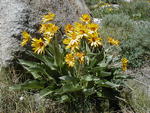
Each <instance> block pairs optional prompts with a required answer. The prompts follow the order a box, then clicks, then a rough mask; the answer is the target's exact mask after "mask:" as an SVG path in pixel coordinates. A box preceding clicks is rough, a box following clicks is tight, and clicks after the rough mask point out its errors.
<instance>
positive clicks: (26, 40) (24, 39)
mask: <svg viewBox="0 0 150 113" xmlns="http://www.w3.org/2000/svg"><path fill="white" fill-rule="evenodd" d="M22 37H23V40H22V42H21V46H25V45H26V44H27V43H28V42H29V41H30V37H31V36H30V34H29V33H27V32H26V31H24V32H22Z"/></svg>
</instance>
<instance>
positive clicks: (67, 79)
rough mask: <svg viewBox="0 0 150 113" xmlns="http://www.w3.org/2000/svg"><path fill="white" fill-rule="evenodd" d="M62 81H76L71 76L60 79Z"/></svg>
mask: <svg viewBox="0 0 150 113" xmlns="http://www.w3.org/2000/svg"><path fill="white" fill-rule="evenodd" d="M59 79H60V80H64V81H74V80H75V78H74V77H71V76H61V77H59Z"/></svg>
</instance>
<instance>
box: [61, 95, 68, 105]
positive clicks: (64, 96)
mask: <svg viewBox="0 0 150 113" xmlns="http://www.w3.org/2000/svg"><path fill="white" fill-rule="evenodd" d="M69 100H70V98H69V96H68V95H63V96H61V100H60V102H61V103H65V102H68V101H69Z"/></svg>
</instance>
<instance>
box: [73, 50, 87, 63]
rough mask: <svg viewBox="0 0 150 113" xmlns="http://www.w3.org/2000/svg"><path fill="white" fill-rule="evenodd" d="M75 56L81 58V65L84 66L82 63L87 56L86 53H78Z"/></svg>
mask: <svg viewBox="0 0 150 113" xmlns="http://www.w3.org/2000/svg"><path fill="white" fill-rule="evenodd" d="M75 56H76V57H78V58H79V62H80V64H82V63H83V62H84V58H85V54H84V53H82V52H77V53H76V54H75Z"/></svg>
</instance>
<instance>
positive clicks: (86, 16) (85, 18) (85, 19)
mask: <svg viewBox="0 0 150 113" xmlns="http://www.w3.org/2000/svg"><path fill="white" fill-rule="evenodd" d="M80 20H81V21H82V22H86V23H89V22H90V21H91V16H90V15H89V14H83V15H82V16H81V17H80Z"/></svg>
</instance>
